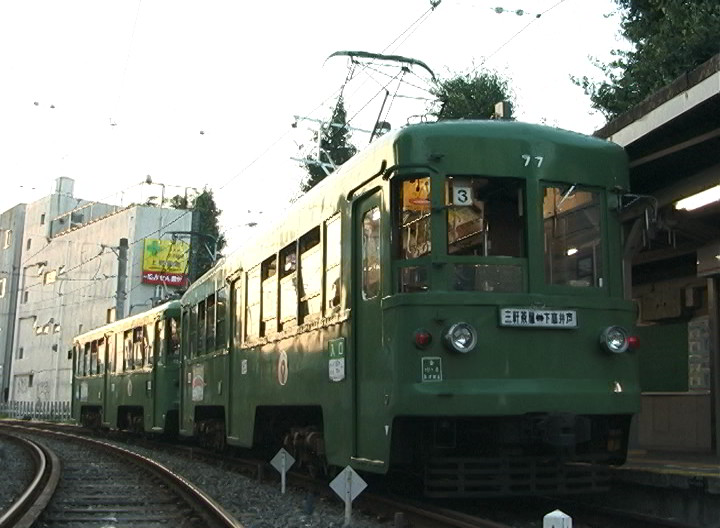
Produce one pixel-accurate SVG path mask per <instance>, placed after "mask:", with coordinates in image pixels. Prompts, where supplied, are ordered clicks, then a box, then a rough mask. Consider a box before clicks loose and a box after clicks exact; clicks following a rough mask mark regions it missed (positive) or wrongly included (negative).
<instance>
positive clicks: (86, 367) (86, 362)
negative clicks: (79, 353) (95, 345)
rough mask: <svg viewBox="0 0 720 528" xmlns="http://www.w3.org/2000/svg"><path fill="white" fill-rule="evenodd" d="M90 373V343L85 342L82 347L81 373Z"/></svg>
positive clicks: (84, 374)
mask: <svg viewBox="0 0 720 528" xmlns="http://www.w3.org/2000/svg"><path fill="white" fill-rule="evenodd" d="M89 374H90V343H85V347H84V349H83V369H82V375H83V376H87V375H89Z"/></svg>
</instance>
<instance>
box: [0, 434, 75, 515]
mask: <svg viewBox="0 0 720 528" xmlns="http://www.w3.org/2000/svg"><path fill="white" fill-rule="evenodd" d="M0 435H2V436H3V437H4V438H7V439H9V440H10V441H12V442H15V443H16V444H18V445H20V446H22V447H24V448H25V449H27V451H28V452H29V453H30V456H31V457H32V459H33V462H34V464H35V468H36V471H35V476H34V477H33V479H32V481H31V482H30V484H28V486H27V488H25V491H24V492H23V493H22V494H21V495H20V497H18V499H17V500H16V501H15V502H14V503H13V504H12V505H11V506H10V508H8V509H7V510H6V511H5V512H4V513H3V514H2V516H0V528H11V527H12V528H30V527H31V526H32V525H33V524H34V523H35V521H36V520H37V519H38V517H39V516H40V514H42V512H43V511H44V510H45V507H46V506H47V505H48V503H49V502H50V499H51V498H52V496H53V494H54V493H55V489H56V488H57V485H58V482H59V481H60V471H61V469H60V468H61V464H60V460H59V459H58V457H57V456H56V455H55V453H54V452H52V451H51V450H49V449H48V448H46V447H45V446H43V445H41V444H38V443H37V442H34V441H32V440H30V439H28V438H22V437H19V436H16V435H12V434H8V433H6V432H0Z"/></svg>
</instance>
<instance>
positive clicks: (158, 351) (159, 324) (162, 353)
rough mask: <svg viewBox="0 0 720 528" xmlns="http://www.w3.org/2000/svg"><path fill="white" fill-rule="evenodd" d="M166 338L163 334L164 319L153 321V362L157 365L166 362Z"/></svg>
mask: <svg viewBox="0 0 720 528" xmlns="http://www.w3.org/2000/svg"><path fill="white" fill-rule="evenodd" d="M166 346H167V338H166V335H165V321H164V320H162V319H161V320H160V321H156V322H155V362H156V364H157V365H158V366H162V365H165V364H166V363H167V362H168V358H167V355H168V350H167V348H166Z"/></svg>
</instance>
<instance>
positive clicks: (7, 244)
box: [5, 229, 12, 249]
mask: <svg viewBox="0 0 720 528" xmlns="http://www.w3.org/2000/svg"><path fill="white" fill-rule="evenodd" d="M11 243H12V229H8V230H7V231H5V248H6V249H7V248H9V247H10V244H11Z"/></svg>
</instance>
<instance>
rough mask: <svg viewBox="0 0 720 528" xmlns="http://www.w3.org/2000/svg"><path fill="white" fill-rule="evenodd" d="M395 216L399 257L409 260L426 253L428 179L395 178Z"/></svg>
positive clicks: (428, 200)
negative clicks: (402, 179)
mask: <svg viewBox="0 0 720 528" xmlns="http://www.w3.org/2000/svg"><path fill="white" fill-rule="evenodd" d="M394 195H395V196H394V200H393V202H394V203H395V204H396V205H395V211H396V214H397V215H398V216H397V219H396V221H395V225H396V229H397V230H398V231H399V233H398V235H399V236H396V237H395V240H396V241H397V242H396V243H397V244H398V247H396V250H395V251H396V255H397V257H398V258H400V259H403V260H404V259H413V258H418V257H422V256H423V255H427V254H429V253H430V178H429V177H427V176H426V177H422V178H414V179H409V180H404V181H398V182H397V183H396V184H395V187H394Z"/></svg>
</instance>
